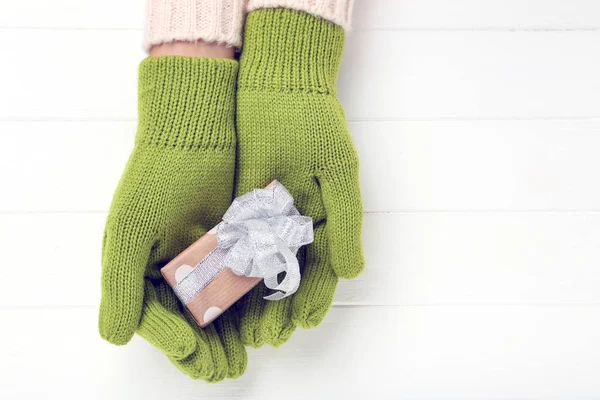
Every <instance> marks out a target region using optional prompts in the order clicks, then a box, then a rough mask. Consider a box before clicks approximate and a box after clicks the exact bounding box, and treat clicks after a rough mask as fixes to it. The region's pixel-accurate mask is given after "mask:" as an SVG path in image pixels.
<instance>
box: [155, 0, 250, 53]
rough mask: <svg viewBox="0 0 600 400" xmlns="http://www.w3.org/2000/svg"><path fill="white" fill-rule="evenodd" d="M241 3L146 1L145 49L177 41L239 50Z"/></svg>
mask: <svg viewBox="0 0 600 400" xmlns="http://www.w3.org/2000/svg"><path fill="white" fill-rule="evenodd" d="M243 19H244V0H148V4H147V8H146V26H145V33H144V48H145V49H146V51H149V50H150V47H151V46H152V45H155V44H159V43H170V42H173V41H176V40H181V41H197V40H204V41H206V42H217V43H224V44H227V45H230V46H235V47H240V46H241V43H242V39H241V38H242V25H243Z"/></svg>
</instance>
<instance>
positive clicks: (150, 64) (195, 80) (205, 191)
mask: <svg viewBox="0 0 600 400" xmlns="http://www.w3.org/2000/svg"><path fill="white" fill-rule="evenodd" d="M237 69H238V65H237V62H236V61H234V60H224V59H220V60H217V59H199V58H186V57H160V58H148V59H146V60H144V61H142V63H141V65H140V70H139V100H138V102H139V111H138V114H139V122H138V132H137V135H136V141H135V147H134V150H133V152H132V154H131V156H130V158H129V161H128V163H127V166H126V168H125V171H124V173H123V176H122V178H121V181H120V182H119V185H118V187H117V190H116V192H115V195H114V197H113V202H112V205H111V208H110V212H109V215H108V219H107V222H106V228H105V233H104V241H103V249H102V299H101V304H100V316H99V330H100V334H101V336H102V337H103V338H104V339H106V340H107V341H109V342H111V343H114V344H117V345H123V344H126V343H127V342H128V341H129V340H130V339H131V337H132V336H133V334H134V332H137V333H139V334H140V335H141V336H142V337H144V338H145V339H146V340H147V341H148V342H150V343H151V344H152V345H154V346H155V347H157V348H158V349H160V350H161V351H163V352H164V353H165V354H166V355H167V356H168V357H169V359H170V360H171V361H172V362H173V363H174V364H175V365H176V366H177V367H178V368H179V369H180V370H182V371H183V372H185V373H186V374H187V375H189V376H191V377H193V378H196V379H204V380H207V381H212V382H214V381H219V380H222V379H224V378H225V377H226V376H232V377H235V376H239V375H240V374H241V373H243V371H244V369H245V367H246V353H245V350H244V348H243V345H242V343H241V341H240V338H239V333H238V331H237V329H235V326H234V324H233V323H232V322H231V321H230V319H231V318H232V314H231V313H226V314H224V315H223V316H222V317H221V319H222V321H221V322H220V325H219V326H215V325H210V326H209V327H207V328H206V329H204V330H202V329H200V328H198V327H197V324H196V323H195V322H194V321H193V319H192V318H191V317H190V316H189V313H187V312H186V311H185V309H184V307H183V306H182V305H181V304H180V303H179V302H178V300H177V299H176V297H175V295H174V293H173V291H172V290H171V288H170V287H169V286H168V285H167V284H166V283H165V282H164V280H163V279H162V277H161V274H160V268H161V267H162V266H164V264H165V263H166V262H168V261H169V260H171V259H172V258H174V257H175V256H176V255H177V254H179V253H180V252H181V251H182V250H184V249H185V248H186V247H187V246H189V245H190V244H191V243H193V242H194V241H195V240H197V239H198V238H199V237H200V236H201V235H203V234H204V233H205V232H206V231H208V230H209V229H211V228H212V227H213V226H214V225H215V224H216V223H217V222H218V221H219V220H220V218H221V216H222V215H223V213H224V212H225V210H226V209H227V207H228V206H229V204H230V203H231V194H232V190H233V176H234V165H235V126H234V90H235V82H236V74H237Z"/></svg>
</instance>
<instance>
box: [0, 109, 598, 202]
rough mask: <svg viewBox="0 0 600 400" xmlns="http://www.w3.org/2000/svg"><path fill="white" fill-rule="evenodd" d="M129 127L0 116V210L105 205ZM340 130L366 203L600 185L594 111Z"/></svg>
mask: <svg viewBox="0 0 600 400" xmlns="http://www.w3.org/2000/svg"><path fill="white" fill-rule="evenodd" d="M135 129H136V126H135V121H132V122H0V137H2V143H3V146H1V147H0V170H2V171H7V173H4V174H2V175H0V185H2V187H3V188H5V189H6V192H5V194H4V196H1V197H0V211H3V212H14V211H18V212H27V211H36V212H40V211H52V212H57V211H78V212H82V211H106V210H108V207H109V204H110V200H111V197H112V194H113V191H114V189H115V187H116V185H117V182H118V180H119V178H120V176H121V173H122V171H123V168H124V165H125V162H126V160H127V157H128V156H129V152H130V151H131V149H132V147H133V140H134V135H135ZM350 130H351V132H352V135H353V137H354V141H355V143H356V147H357V149H358V152H359V155H360V159H361V174H362V178H361V183H362V191H363V198H364V204H365V208H366V210H367V211H447V210H454V211H457V210H461V211H466V210H477V211H482V210H521V211H522V210H578V209H584V210H598V209H599V206H598V205H599V204H600V187H599V186H598V185H590V182H593V181H594V180H596V178H597V171H599V170H600V158H598V157H597V149H599V148H600V119H595V120H585V121H577V120H569V121H396V122H355V123H351V124H350ZM15 166H19V168H16V167H15ZM24 182H26V183H27V184H24Z"/></svg>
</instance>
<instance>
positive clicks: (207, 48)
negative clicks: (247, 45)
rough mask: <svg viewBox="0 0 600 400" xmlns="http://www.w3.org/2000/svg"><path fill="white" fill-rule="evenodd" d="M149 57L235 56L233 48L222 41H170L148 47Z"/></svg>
mask: <svg viewBox="0 0 600 400" xmlns="http://www.w3.org/2000/svg"><path fill="white" fill-rule="evenodd" d="M149 53H150V57H164V56H183V57H200V58H228V59H231V60H233V59H234V58H235V49H234V48H233V47H231V46H227V45H225V44H223V43H216V42H210V43H207V42H204V41H202V40H200V41H197V42H180V41H175V42H170V43H160V44H156V45H153V46H152V47H150V51H149Z"/></svg>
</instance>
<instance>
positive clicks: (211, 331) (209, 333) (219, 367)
mask: <svg viewBox="0 0 600 400" xmlns="http://www.w3.org/2000/svg"><path fill="white" fill-rule="evenodd" d="M197 330H198V332H199V333H200V335H201V336H203V339H204V340H205V341H206V343H208V345H209V347H210V354H211V356H212V361H213V365H214V367H215V370H214V374H213V376H212V377H211V379H210V380H209V382H220V381H222V380H223V379H225V378H226V377H227V372H228V370H229V365H228V363H227V357H226V355H225V349H224V348H223V344H222V343H221V339H220V338H219V334H218V333H217V330H216V329H215V326H214V324H211V325H209V326H207V327H206V328H204V329H201V328H198V329H197Z"/></svg>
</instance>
